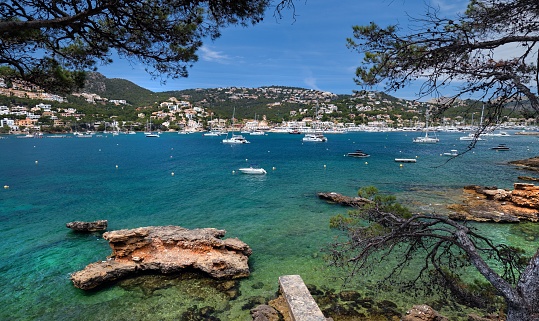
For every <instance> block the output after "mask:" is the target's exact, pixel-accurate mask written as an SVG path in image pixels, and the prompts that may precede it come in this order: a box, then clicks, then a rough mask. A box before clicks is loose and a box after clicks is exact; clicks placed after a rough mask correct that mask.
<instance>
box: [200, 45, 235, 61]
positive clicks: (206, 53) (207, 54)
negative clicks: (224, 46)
mask: <svg viewBox="0 0 539 321" xmlns="http://www.w3.org/2000/svg"><path fill="white" fill-rule="evenodd" d="M200 55H201V57H202V60H205V61H211V62H217V63H220V64H228V63H229V62H230V61H231V59H230V57H229V56H227V55H225V54H223V53H222V52H220V51H215V50H212V49H210V48H209V47H208V46H202V47H200Z"/></svg>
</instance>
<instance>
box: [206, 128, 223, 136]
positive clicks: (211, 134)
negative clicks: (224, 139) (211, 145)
mask: <svg viewBox="0 0 539 321" xmlns="http://www.w3.org/2000/svg"><path fill="white" fill-rule="evenodd" d="M202 135H203V136H221V135H225V133H223V132H222V131H220V130H217V129H212V130H210V131H209V132H207V133H204V134H202Z"/></svg>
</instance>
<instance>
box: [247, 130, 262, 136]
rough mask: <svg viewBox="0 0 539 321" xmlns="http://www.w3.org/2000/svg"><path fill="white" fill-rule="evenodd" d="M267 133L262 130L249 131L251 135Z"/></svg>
mask: <svg viewBox="0 0 539 321" xmlns="http://www.w3.org/2000/svg"><path fill="white" fill-rule="evenodd" d="M265 134H266V133H265V132H264V131H262V130H253V131H252V132H249V135H251V136H261V135H265Z"/></svg>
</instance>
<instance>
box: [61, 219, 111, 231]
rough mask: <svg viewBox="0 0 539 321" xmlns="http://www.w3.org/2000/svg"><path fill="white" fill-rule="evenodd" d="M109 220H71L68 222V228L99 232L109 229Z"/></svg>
mask: <svg viewBox="0 0 539 321" xmlns="http://www.w3.org/2000/svg"><path fill="white" fill-rule="evenodd" d="M107 225H108V221H107V220H99V221H95V222H80V221H75V222H69V223H67V224H66V227H67V228H70V229H72V230H73V231H75V232H98V231H104V230H106V229H107Z"/></svg>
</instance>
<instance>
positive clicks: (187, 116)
mask: <svg viewBox="0 0 539 321" xmlns="http://www.w3.org/2000/svg"><path fill="white" fill-rule="evenodd" d="M120 81H123V80H120ZM124 82H127V81H124ZM131 84H132V83H131ZM132 85H133V84H132ZM135 86H136V85H135ZM120 87H121V86H120ZM146 91H147V90H146ZM135 92H136V90H129V91H125V92H123V93H122V92H119V93H118V92H116V93H110V94H111V95H114V97H110V98H107V97H106V95H107V93H106V91H105V93H104V94H96V93H89V92H80V93H75V94H73V95H71V96H69V97H59V96H56V95H51V94H47V93H44V92H42V91H40V90H38V89H36V88H33V87H26V86H24V85H20V84H10V85H9V86H8V85H7V84H5V83H4V82H3V81H2V80H1V79H0V133H2V134H25V135H34V134H40V133H79V132H86V133H93V132H112V133H116V134H120V133H133V132H136V131H160V132H168V131H171V132H180V133H192V132H203V131H209V130H218V131H221V132H227V131H231V130H245V131H257V130H258V131H273V132H307V131H310V130H319V131H331V132H336V133H340V132H347V131H390V130H403V131H421V130H441V131H443V130H446V131H465V130H470V129H472V128H474V127H476V126H478V125H479V124H480V122H482V120H483V118H482V113H481V107H480V106H479V105H478V104H477V103H476V102H469V101H455V102H453V107H452V108H450V109H448V110H447V111H446V112H445V113H444V114H442V115H436V114H435V112H434V111H435V110H436V107H437V105H438V104H439V103H441V102H442V101H441V99H440V100H432V101H429V102H418V101H411V100H405V99H400V98H395V97H392V96H390V95H387V94H385V93H381V92H375V91H363V92H357V93H355V94H353V95H337V94H334V93H330V92H324V91H319V90H312V89H304V88H293V87H283V86H268V87H260V88H245V87H230V88H215V89H191V90H182V91H176V92H165V93H151V92H149V93H148V92H143V93H142V94H140V95H139V96H138V97H144V99H146V100H147V99H152V100H154V101H153V102H151V103H148V102H141V101H140V100H143V98H138V99H137V96H136V93H135ZM120 95H125V97H118V96H120ZM148 96H149V97H148ZM510 111H511V110H510V109H508V112H507V113H506V114H507V116H504V117H503V118H502V119H499V120H498V121H497V125H498V126H502V127H503V128H529V127H530V126H535V119H533V118H526V117H524V116H521V115H518V113H514V112H513V113H512V114H510ZM429 118H430V119H429ZM427 127H428V128H427Z"/></svg>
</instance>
